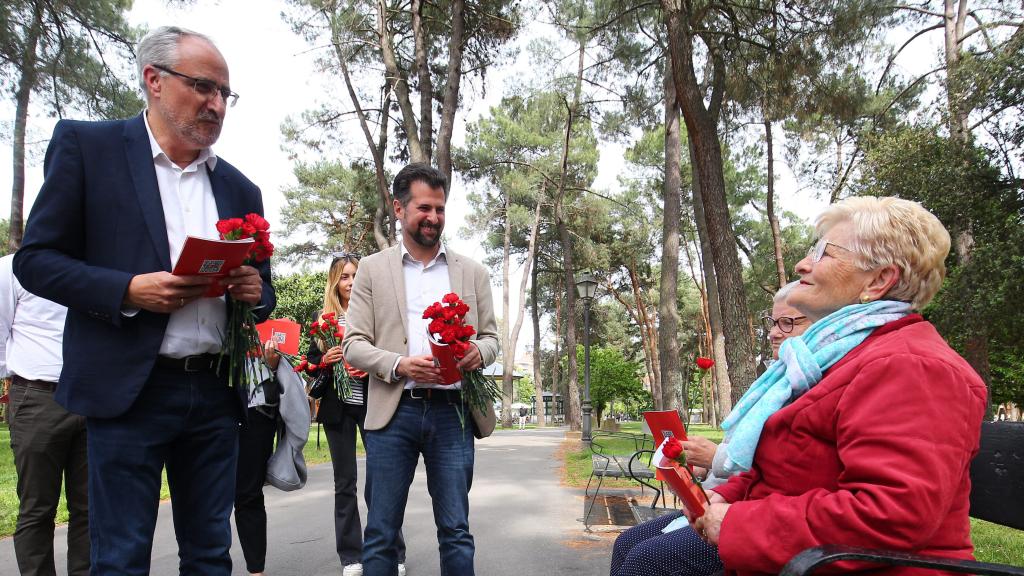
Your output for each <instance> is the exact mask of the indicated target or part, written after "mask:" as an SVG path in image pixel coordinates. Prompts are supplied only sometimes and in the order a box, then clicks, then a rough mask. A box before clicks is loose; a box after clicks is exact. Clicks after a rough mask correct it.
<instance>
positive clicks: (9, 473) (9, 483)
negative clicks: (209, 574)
mask: <svg viewBox="0 0 1024 576" xmlns="http://www.w3.org/2000/svg"><path fill="white" fill-rule="evenodd" d="M316 434H317V430H316V425H315V424H314V425H313V426H312V427H310V429H309V442H307V443H306V448H305V449H304V450H303V451H302V453H303V454H304V455H305V456H306V463H307V464H321V463H324V462H330V461H331V452H330V450H328V449H327V437H326V436H325V435H324V433H323V430H321V431H320V448H317V446H316ZM356 452H357V453H358V454H359V455H362V454H364V453H365V452H364V451H363V443H362V440H361V439H360V438H359V436H358V435H357V436H356ZM17 483H18V476H17V474H16V473H15V471H14V454H13V453H12V452H11V433H10V431H9V430H8V429H7V425H6V424H0V538H2V537H4V536H10V535H11V534H13V533H14V526H15V523H16V522H17V519H18V493H17ZM169 497H170V493H169V492H168V491H167V477H166V475H165V476H164V481H163V485H162V487H161V489H160V498H162V499H166V498H169ZM67 521H68V510H67V506H66V505H65V503H64V497H63V496H61V501H60V507H59V508H58V509H57V522H58V523H64V522H67Z"/></svg>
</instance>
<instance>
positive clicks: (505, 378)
mask: <svg viewBox="0 0 1024 576" xmlns="http://www.w3.org/2000/svg"><path fill="white" fill-rule="evenodd" d="M510 198H511V196H509V195H506V201H505V247H504V254H503V260H504V262H503V264H502V272H503V278H504V284H503V287H502V292H503V299H504V302H503V304H502V305H503V313H504V318H506V320H505V325H506V327H505V330H506V331H507V332H506V334H508V336H507V337H506V338H505V343H504V344H503V350H504V353H503V355H502V358H503V362H502V369H503V373H502V388H503V392H504V393H503V395H504V396H505V397H506V398H512V390H513V377H514V374H513V372H514V371H515V351H516V347H517V345H518V343H519V331H520V330H522V328H523V318H524V316H525V315H526V314H525V311H526V285H527V283H528V282H529V281H530V269H531V267H532V266H533V258H534V252H535V250H536V246H537V230H538V228H539V227H540V211H541V203H540V202H537V209H536V212H535V214H534V218H533V225H532V226H531V228H530V241H529V246H528V248H527V250H526V260H525V261H524V263H523V275H522V277H521V278H520V280H519V309H518V310H516V321H515V324H513V325H512V326H511V327H510V326H508V318H510V317H511V315H510V309H509V308H510V305H509V286H510V285H511V278H509V256H510V254H509V252H510V249H511V244H512V227H511V223H510V220H509V216H508V213H509V209H510V208H511V204H512V201H511V199H510ZM522 400H523V399H522V398H520V399H519V401H520V402H522ZM542 400H543V399H542ZM503 404H504V406H503V407H502V417H503V418H502V426H505V427H511V426H512V418H513V415H512V412H511V409H510V408H509V409H508V410H506V409H505V407H506V406H508V407H511V402H508V403H503ZM506 411H507V412H508V416H507V418H508V424H507V425H506V424H505V412H506Z"/></svg>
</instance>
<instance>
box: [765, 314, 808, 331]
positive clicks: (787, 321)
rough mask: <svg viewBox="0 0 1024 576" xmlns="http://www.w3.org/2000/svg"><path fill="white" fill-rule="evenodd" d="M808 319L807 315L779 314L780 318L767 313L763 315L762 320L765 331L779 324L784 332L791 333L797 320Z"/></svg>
mask: <svg viewBox="0 0 1024 576" xmlns="http://www.w3.org/2000/svg"><path fill="white" fill-rule="evenodd" d="M806 319H807V316H779V317H778V318H772V317H771V316H769V315H767V314H765V315H764V316H762V317H761V322H762V323H763V324H764V329H765V331H771V329H772V327H774V326H778V327H779V330H781V331H782V333H783V334H789V333H790V332H792V331H793V326H795V325H796V323H797V322H799V321H801V320H806Z"/></svg>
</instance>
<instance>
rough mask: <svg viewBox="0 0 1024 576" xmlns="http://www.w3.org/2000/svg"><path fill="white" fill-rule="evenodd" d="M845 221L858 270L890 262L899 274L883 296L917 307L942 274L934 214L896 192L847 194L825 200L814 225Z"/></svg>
mask: <svg viewBox="0 0 1024 576" xmlns="http://www.w3.org/2000/svg"><path fill="white" fill-rule="evenodd" d="M841 222H849V223H850V224H851V225H852V227H853V241H852V242H851V243H850V246H847V248H848V249H850V250H852V251H853V252H854V254H856V256H857V265H859V266H860V267H861V268H862V269H863V270H872V269H875V268H880V267H882V266H888V265H890V264H891V265H894V266H896V267H897V268H899V271H900V278H899V280H898V281H897V282H896V284H894V285H893V287H892V288H890V289H889V292H888V293H887V294H886V297H887V298H891V299H893V300H900V301H903V302H910V304H911V306H912V307H913V308H914V309H915V310H921V309H922V308H924V307H925V306H927V305H928V303H929V302H931V300H932V298H933V297H934V296H935V293H936V292H938V291H939V288H940V287H941V286H942V279H943V278H945V277H946V263H945V260H946V256H947V255H948V254H949V243H950V241H949V232H947V231H946V228H945V227H944V226H943V225H942V222H939V219H938V218H936V217H935V215H934V214H932V213H931V212H929V211H928V210H926V209H925V208H924V207H923V206H921V205H920V204H919V203H917V202H912V201H910V200H904V199H902V198H893V197H884V198H875V197H873V196H853V197H850V198H847V199H845V200H843V201H841V202H837V203H835V204H833V205H831V206H829V207H828V208H827V209H825V211H824V212H823V213H822V214H821V215H820V216H818V219H817V221H816V222H815V225H814V227H815V228H816V230H817V232H818V237H823V236H824V235H825V233H826V232H828V231H829V229H831V228H832V227H833V226H835V225H836V224H839V223H841Z"/></svg>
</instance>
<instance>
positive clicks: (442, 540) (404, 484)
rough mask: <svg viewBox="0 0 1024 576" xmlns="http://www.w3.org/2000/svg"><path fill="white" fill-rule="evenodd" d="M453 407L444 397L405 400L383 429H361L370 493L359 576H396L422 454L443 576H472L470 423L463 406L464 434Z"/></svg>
mask: <svg viewBox="0 0 1024 576" xmlns="http://www.w3.org/2000/svg"><path fill="white" fill-rule="evenodd" d="M456 406H457V405H456V404H451V403H449V402H448V400H446V399H440V400H437V399H435V400H427V399H423V400H415V399H411V398H408V397H406V396H403V397H402V401H401V402H400V403H399V404H398V408H397V409H396V410H395V415H394V416H393V417H392V418H391V422H389V423H388V425H387V426H386V427H384V428H382V429H380V430H367V431H366V480H367V482H368V483H372V484H373V493H372V494H371V495H370V503H369V506H368V508H369V510H368V513H367V519H366V533H365V537H364V542H363V574H364V576H395V575H396V574H398V531H399V530H400V529H401V528H402V520H403V519H404V517H405V505H406V502H407V501H408V500H409V485H410V484H412V479H413V475H414V474H415V472H416V463H417V462H418V461H419V457H420V454H422V455H423V463H424V465H425V466H426V470H427V490H428V491H429V492H430V499H431V503H432V504H433V508H434V524H435V525H436V526H437V542H438V548H439V549H440V553H441V576H473V553H474V550H475V548H474V545H473V535H472V534H470V533H469V489H470V487H471V486H472V484H473V428H472V426H473V422H472V418H471V417H470V415H469V410H468V408H467V409H466V429H465V430H463V429H462V425H461V424H460V423H459V416H458V413H457V412H456Z"/></svg>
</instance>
